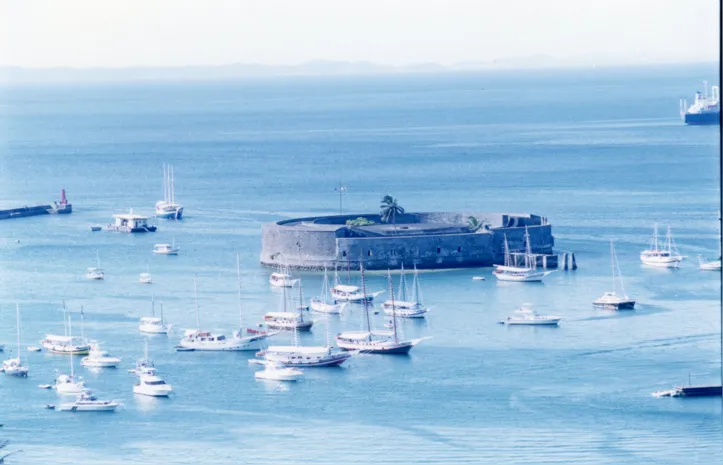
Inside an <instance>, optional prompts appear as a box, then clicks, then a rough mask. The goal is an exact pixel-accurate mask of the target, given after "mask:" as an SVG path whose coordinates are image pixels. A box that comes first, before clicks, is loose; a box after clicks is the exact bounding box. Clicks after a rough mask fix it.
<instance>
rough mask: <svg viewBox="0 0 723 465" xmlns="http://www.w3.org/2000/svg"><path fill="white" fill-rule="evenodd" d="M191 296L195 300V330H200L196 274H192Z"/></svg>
mask: <svg viewBox="0 0 723 465" xmlns="http://www.w3.org/2000/svg"><path fill="white" fill-rule="evenodd" d="M193 296H194V297H195V299H196V329H198V330H199V331H200V330H201V319H200V317H199V316H198V289H197V288H196V273H193Z"/></svg>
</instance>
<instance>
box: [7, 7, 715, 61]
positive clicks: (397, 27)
mask: <svg viewBox="0 0 723 465" xmlns="http://www.w3.org/2000/svg"><path fill="white" fill-rule="evenodd" d="M719 38H720V35H719V26H718V1H717V0H527V1H522V0H416V1H413V0H233V1H231V0H0V66H3V65H4V66H19V67H30V68H45V67H57V66H69V67H80V68H83V67H112V68H116V67H130V66H185V65H220V64H229V63H261V64H271V65H273V64H297V63H301V62H305V61H311V60H340V61H371V62H375V63H380V64H389V65H405V64H414V63H439V64H443V65H449V64H453V63H456V62H466V61H483V62H487V61H492V60H500V59H510V58H524V57H529V56H537V55H544V56H549V57H552V58H555V59H557V60H561V61H565V62H570V63H575V62H581V63H590V62H600V63H621V64H628V63H630V64H635V63H645V62H654V63H655V62H694V61H716V60H717V59H718V43H719Z"/></svg>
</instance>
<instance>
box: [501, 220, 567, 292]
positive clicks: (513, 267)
mask: <svg viewBox="0 0 723 465" xmlns="http://www.w3.org/2000/svg"><path fill="white" fill-rule="evenodd" d="M504 244H505V264H504V265H494V266H495V270H494V271H493V272H492V274H494V275H495V277H496V278H497V279H499V280H500V281H512V282H525V283H530V282H540V281H542V278H544V277H545V276H547V275H548V274H550V273H553V272H554V271H555V270H550V271H546V270H538V269H537V259H536V258H535V256H534V255H533V254H532V247H531V246H530V234H529V232H528V230H527V227H525V262H524V265H523V266H517V264H516V263H515V262H514V261H513V260H512V254H511V253H510V247H509V244H508V242H507V235H506V234H505V240H504Z"/></svg>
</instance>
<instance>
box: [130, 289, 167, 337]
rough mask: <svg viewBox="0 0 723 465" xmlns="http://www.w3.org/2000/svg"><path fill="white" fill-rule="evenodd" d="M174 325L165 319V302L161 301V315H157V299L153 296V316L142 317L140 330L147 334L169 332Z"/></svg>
mask: <svg viewBox="0 0 723 465" xmlns="http://www.w3.org/2000/svg"><path fill="white" fill-rule="evenodd" d="M172 326H173V325H171V324H168V323H166V322H165V321H164V319H163V302H161V316H160V318H159V317H156V301H155V299H154V298H151V316H144V317H141V320H140V324H139V325H138V330H139V331H140V332H142V333H147V334H168V333H169V331H171V327H172Z"/></svg>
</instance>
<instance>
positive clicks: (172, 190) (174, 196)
mask: <svg viewBox="0 0 723 465" xmlns="http://www.w3.org/2000/svg"><path fill="white" fill-rule="evenodd" d="M175 183H176V179H175V177H174V175H173V166H171V203H172V204H175V203H176V184H175Z"/></svg>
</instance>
